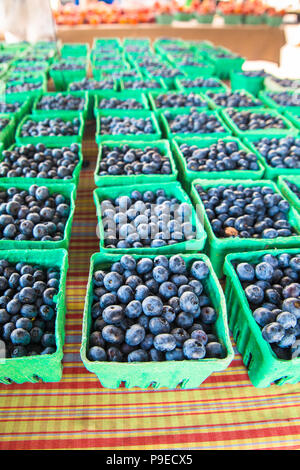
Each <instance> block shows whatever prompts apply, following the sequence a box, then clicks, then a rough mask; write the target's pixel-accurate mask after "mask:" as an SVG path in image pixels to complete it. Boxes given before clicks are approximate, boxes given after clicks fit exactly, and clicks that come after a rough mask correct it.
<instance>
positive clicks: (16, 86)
mask: <svg viewBox="0 0 300 470" xmlns="http://www.w3.org/2000/svg"><path fill="white" fill-rule="evenodd" d="M42 86H43V82H23V83H14V82H11V83H7V84H6V88H5V92H6V93H24V92H28V91H35V90H40V89H41V88H42Z"/></svg>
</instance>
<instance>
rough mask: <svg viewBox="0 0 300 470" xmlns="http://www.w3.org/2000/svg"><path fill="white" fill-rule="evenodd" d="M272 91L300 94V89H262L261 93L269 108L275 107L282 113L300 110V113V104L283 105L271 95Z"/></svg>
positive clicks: (260, 96)
mask: <svg viewBox="0 0 300 470" xmlns="http://www.w3.org/2000/svg"><path fill="white" fill-rule="evenodd" d="M270 93H274V94H278V95H279V94H281V93H287V94H288V95H296V94H297V95H299V96H300V89H299V90H298V91H297V90H295V91H270V90H269V91H261V92H260V93H259V98H260V99H261V100H262V101H263V103H264V104H265V105H266V106H267V107H269V108H273V109H276V110H277V111H279V112H280V113H282V112H286V111H293V112H299V114H300V106H282V105H280V104H278V103H276V101H275V100H274V99H273V98H272V97H271V96H269V94H270Z"/></svg>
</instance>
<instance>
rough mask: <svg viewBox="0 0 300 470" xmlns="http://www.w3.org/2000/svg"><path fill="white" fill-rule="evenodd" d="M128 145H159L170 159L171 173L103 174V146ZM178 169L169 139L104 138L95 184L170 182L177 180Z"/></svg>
mask: <svg viewBox="0 0 300 470" xmlns="http://www.w3.org/2000/svg"><path fill="white" fill-rule="evenodd" d="M125 144H126V145H128V146H129V147H130V148H138V149H140V148H141V149H145V148H146V147H149V146H150V147H157V148H158V149H159V151H160V152H161V154H162V155H165V156H167V157H168V159H169V160H170V164H171V173H170V174H169V175H163V174H153V175H123V176H122V175H116V176H115V175H107V176H101V175H99V172H100V168H99V166H100V162H101V159H102V147H103V145H107V146H108V147H110V148H112V149H113V148H115V147H123V145H125ZM177 174H178V172H177V169H176V165H175V162H174V159H173V155H172V152H171V147H170V143H169V142H168V141H167V140H156V141H155V142H153V143H152V142H149V141H148V142H145V141H142V140H141V141H136V140H133V141H130V140H126V141H123V142H118V143H117V142H114V141H109V140H107V141H106V140H104V141H103V142H102V143H101V144H100V145H99V150H98V158H97V163H96V168H95V172H94V180H95V185H96V186H98V187H103V186H127V185H136V184H139V185H140V184H145V183H146V184H150V183H160V182H162V183H163V182H166V183H168V182H170V181H176V179H177Z"/></svg>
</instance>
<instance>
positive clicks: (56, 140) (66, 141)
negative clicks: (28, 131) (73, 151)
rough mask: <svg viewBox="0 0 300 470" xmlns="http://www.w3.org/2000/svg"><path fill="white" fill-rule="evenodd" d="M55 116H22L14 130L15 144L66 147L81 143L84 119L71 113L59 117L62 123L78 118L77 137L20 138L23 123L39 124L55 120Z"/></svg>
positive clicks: (76, 113) (80, 115) (44, 114)
mask: <svg viewBox="0 0 300 470" xmlns="http://www.w3.org/2000/svg"><path fill="white" fill-rule="evenodd" d="M57 117H58V116H57V115H51V114H50V113H39V114H29V115H27V116H24V117H23V119H22V120H21V122H20V123H19V125H18V127H17V129H16V134H15V140H16V143H17V144H23V145H26V144H35V143H41V144H44V145H46V146H47V145H51V144H56V145H58V146H64V145H65V146H68V145H70V144H72V143H74V142H77V143H81V142H82V139H83V132H84V117H83V115H82V114H81V113H78V112H76V111H75V112H74V113H71V112H69V113H68V115H67V116H66V115H63V116H61V119H62V120H63V121H70V120H72V119H74V118H78V119H79V120H80V127H79V132H78V134H77V135H66V136H65V135H62V136H57V135H54V136H43V137H31V136H28V137H22V136H21V130H22V127H23V125H24V124H25V122H27V121H28V120H31V121H35V122H39V121H43V120H44V119H51V118H53V119H55V118H57Z"/></svg>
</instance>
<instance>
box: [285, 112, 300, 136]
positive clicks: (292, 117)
mask: <svg viewBox="0 0 300 470" xmlns="http://www.w3.org/2000/svg"><path fill="white" fill-rule="evenodd" d="M283 114H284V116H285V117H286V118H287V119H288V120H289V121H290V122H291V123H292V124H293V126H294V127H295V128H296V129H299V130H300V112H296V111H294V110H293V111H285V112H284V113H283ZM299 130H298V132H299Z"/></svg>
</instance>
